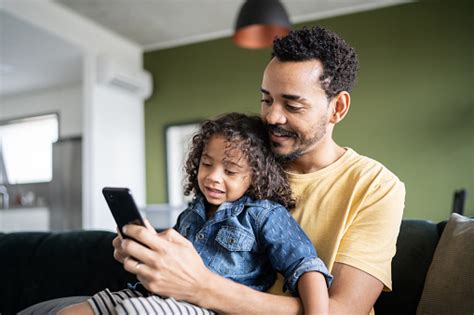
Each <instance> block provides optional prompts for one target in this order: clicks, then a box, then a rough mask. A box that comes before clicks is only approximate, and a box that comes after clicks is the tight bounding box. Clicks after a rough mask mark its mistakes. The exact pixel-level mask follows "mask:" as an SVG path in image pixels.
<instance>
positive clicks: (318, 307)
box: [298, 271, 329, 315]
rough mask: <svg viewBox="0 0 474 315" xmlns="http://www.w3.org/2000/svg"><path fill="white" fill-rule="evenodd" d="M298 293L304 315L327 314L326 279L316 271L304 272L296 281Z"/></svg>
mask: <svg viewBox="0 0 474 315" xmlns="http://www.w3.org/2000/svg"><path fill="white" fill-rule="evenodd" d="M298 292H299V294H300V298H301V302H303V309H304V314H305V315H309V314H328V313H329V296H328V287H327V285H326V279H325V278H324V276H323V274H322V273H320V272H316V271H310V272H305V273H304V274H302V275H301V277H300V280H299V281H298Z"/></svg>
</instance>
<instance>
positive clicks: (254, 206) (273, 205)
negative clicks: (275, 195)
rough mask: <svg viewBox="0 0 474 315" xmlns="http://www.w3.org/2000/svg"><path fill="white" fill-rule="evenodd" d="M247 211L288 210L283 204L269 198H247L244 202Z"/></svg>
mask: <svg viewBox="0 0 474 315" xmlns="http://www.w3.org/2000/svg"><path fill="white" fill-rule="evenodd" d="M246 206H247V211H250V212H253V213H255V214H262V213H270V212H280V211H284V212H288V209H286V208H285V207H284V206H282V205H281V204H279V203H278V202H275V201H273V200H269V199H258V200H249V201H248V202H247V204H246Z"/></svg>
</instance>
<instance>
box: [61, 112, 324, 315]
mask: <svg viewBox="0 0 474 315" xmlns="http://www.w3.org/2000/svg"><path fill="white" fill-rule="evenodd" d="M186 173H187V179H188V183H187V185H186V189H185V194H190V193H194V195H195V198H194V200H193V202H192V203H191V205H190V206H189V207H188V208H187V209H186V210H184V211H183V212H182V213H181V214H180V216H179V218H178V221H177V223H176V225H175V227H174V228H175V229H176V230H177V231H178V232H179V233H180V234H182V235H183V236H184V237H186V238H187V239H188V240H189V241H191V242H192V243H193V245H194V247H195V248H196V250H197V251H198V252H199V255H200V256H201V258H202V260H203V261H204V263H205V264H206V266H207V267H208V268H209V269H210V270H212V271H214V272H216V273H218V274H220V275H222V276H224V277H226V278H228V279H231V280H233V281H236V282H238V283H241V284H244V285H247V286H249V287H252V288H254V289H256V290H260V291H265V290H267V289H268V288H269V287H270V286H271V285H272V284H273V283H274V281H275V278H276V272H277V271H278V272H280V273H281V274H282V275H283V276H284V277H285V279H286V281H285V290H289V291H290V292H291V293H292V294H293V295H299V296H300V297H301V299H302V302H303V306H304V310H305V313H307V314H310V313H312V314H314V313H328V304H329V302H328V291H327V287H328V285H330V283H331V281H332V277H331V275H330V274H329V272H328V270H327V269H326V266H325V265H324V263H323V262H322V261H321V260H320V259H319V258H318V257H317V256H316V251H315V250H314V247H313V245H312V244H311V241H310V240H309V239H308V238H307V237H306V235H305V234H304V232H303V231H302V229H301V228H300V227H299V225H298V224H297V223H296V221H294V220H293V218H292V217H291V215H290V214H289V212H288V210H287V209H286V208H285V207H287V208H290V209H291V208H293V207H294V200H293V199H292V197H291V190H290V188H289V185H288V182H287V181H286V176H285V173H284V172H283V170H282V168H280V166H279V165H278V163H277V162H276V161H275V159H274V158H273V155H272V154H271V151H270V145H269V140H268V136H267V133H266V130H265V126H264V124H263V123H262V121H261V119H260V117H258V116H246V115H244V114H238V113H231V114H226V115H223V116H220V117H218V118H217V119H215V120H209V121H206V122H204V123H203V124H202V125H201V129H200V131H199V133H198V134H196V135H195V136H194V137H193V143H192V148H191V152H190V153H189V156H188V159H187V162H186ZM139 265H140V263H139V264H137V268H139ZM88 303H89V304H87V303H83V304H79V305H76V306H72V307H70V308H67V309H65V310H63V312H64V313H61V314H66V312H65V311H66V310H68V311H71V312H72V313H74V312H76V314H77V312H78V311H80V310H87V311H86V313H89V314H130V313H133V314H137V313H140V314H143V313H152V314H164V313H188V312H189V311H190V310H191V311H192V312H193V313H194V312H196V313H207V314H209V313H210V312H209V311H208V310H205V309H202V308H199V307H197V306H195V305H191V304H189V303H185V302H177V301H176V300H174V299H172V298H171V299H169V298H168V299H165V298H161V297H159V296H157V295H152V294H148V292H140V291H138V290H135V289H128V290H123V291H120V292H115V293H111V292H110V291H109V290H104V291H102V292H99V293H98V294H96V295H94V296H93V297H92V298H91V299H90V300H89V301H88ZM75 307H76V308H75Z"/></svg>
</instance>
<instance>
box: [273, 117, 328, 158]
mask: <svg viewBox="0 0 474 315" xmlns="http://www.w3.org/2000/svg"><path fill="white" fill-rule="evenodd" d="M326 126H327V118H326V117H322V118H321V119H320V120H319V121H318V124H317V126H316V130H315V132H314V133H313V135H312V137H311V138H309V139H308V138H306V139H305V138H303V137H302V136H301V135H299V134H297V133H296V132H293V131H291V130H287V129H284V128H282V127H280V126H278V125H268V129H269V131H274V132H277V133H279V134H281V135H284V136H288V137H290V138H293V139H295V144H294V145H293V146H294V147H296V149H295V150H293V151H292V152H290V153H287V154H279V153H277V152H275V151H274V152H273V154H274V156H275V159H276V160H277V161H278V162H279V163H281V164H285V163H288V162H292V161H295V160H296V159H298V158H299V157H301V156H302V155H304V154H305V153H306V152H307V149H308V148H310V147H311V146H312V145H314V144H315V143H317V142H319V141H320V140H321V139H322V138H323V137H324V136H325V135H326V132H327V131H326ZM271 146H272V148H276V147H278V146H279V144H278V143H274V142H272V143H271Z"/></svg>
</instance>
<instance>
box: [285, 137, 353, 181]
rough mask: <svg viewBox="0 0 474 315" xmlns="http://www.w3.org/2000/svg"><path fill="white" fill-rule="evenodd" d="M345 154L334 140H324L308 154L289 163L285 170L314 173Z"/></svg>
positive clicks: (297, 172)
mask: <svg viewBox="0 0 474 315" xmlns="http://www.w3.org/2000/svg"><path fill="white" fill-rule="evenodd" d="M345 152H346V149H344V148H342V147H340V146H339V145H337V144H336V143H335V142H334V140H333V139H332V138H330V137H328V138H327V139H324V138H323V139H321V141H319V142H318V143H316V144H315V145H314V146H313V147H312V148H311V149H310V150H309V151H308V152H306V153H305V154H303V155H302V156H300V157H299V158H297V159H296V160H294V161H292V162H289V163H287V164H286V165H285V170H286V171H287V172H290V173H295V174H308V173H313V172H316V171H318V170H321V169H323V168H325V167H327V166H329V165H331V164H332V163H334V162H336V161H337V160H338V159H339V158H340V157H341V156H342V155H343V154H344V153H345Z"/></svg>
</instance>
